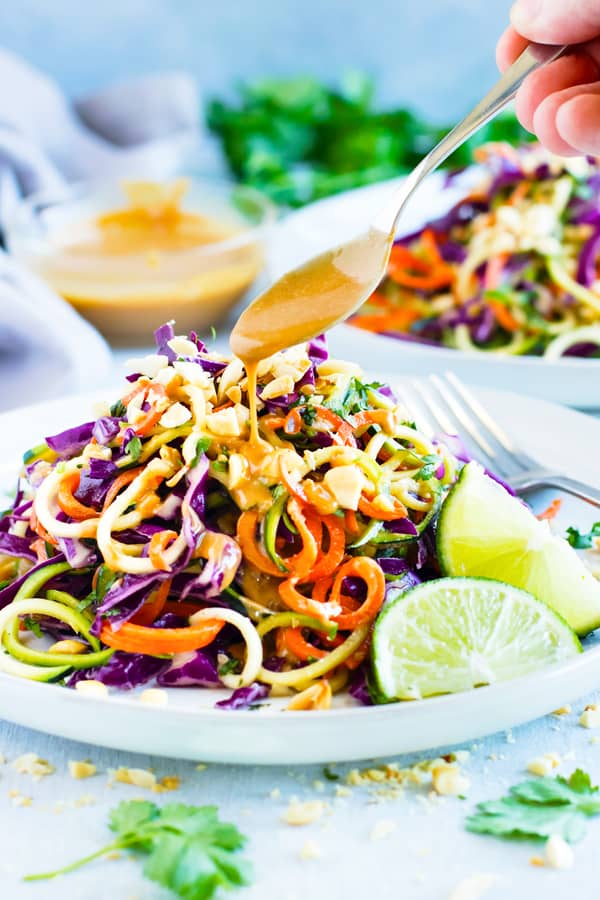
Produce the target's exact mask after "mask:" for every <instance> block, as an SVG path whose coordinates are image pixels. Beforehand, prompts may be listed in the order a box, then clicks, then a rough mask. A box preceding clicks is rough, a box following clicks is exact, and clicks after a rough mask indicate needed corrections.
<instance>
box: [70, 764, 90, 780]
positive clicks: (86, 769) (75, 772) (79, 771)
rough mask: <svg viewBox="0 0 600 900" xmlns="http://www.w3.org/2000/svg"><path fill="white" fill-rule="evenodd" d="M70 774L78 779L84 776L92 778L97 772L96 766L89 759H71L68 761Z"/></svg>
mask: <svg viewBox="0 0 600 900" xmlns="http://www.w3.org/2000/svg"><path fill="white" fill-rule="evenodd" d="M68 767H69V775H70V776H71V778H75V779H77V780H78V781H79V780H80V779H82V778H91V776H92V775H95V774H96V771H97V770H96V766H95V765H94V764H93V763H91V762H88V761H87V760H75V759H70V760H69V762H68Z"/></svg>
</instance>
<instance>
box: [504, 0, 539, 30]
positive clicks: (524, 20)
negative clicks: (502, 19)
mask: <svg viewBox="0 0 600 900" xmlns="http://www.w3.org/2000/svg"><path fill="white" fill-rule="evenodd" d="M542 6H543V0H517V2H516V3H515V4H514V6H513V8H512V9H511V11H510V19H511V22H512V23H513V25H514V26H515V28H516V29H517V31H519V30H520V28H521V27H527V26H528V25H531V23H532V22H533V21H535V19H536V18H537V17H538V15H539V14H540V13H541V11H542Z"/></svg>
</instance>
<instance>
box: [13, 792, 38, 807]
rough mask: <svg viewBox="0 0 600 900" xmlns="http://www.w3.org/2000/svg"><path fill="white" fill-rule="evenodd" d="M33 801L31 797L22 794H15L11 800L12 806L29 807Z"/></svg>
mask: <svg viewBox="0 0 600 900" xmlns="http://www.w3.org/2000/svg"><path fill="white" fill-rule="evenodd" d="M32 803H33V800H32V798H31V797H26V796H25V795H24V794H19V793H17V794H16V796H14V797H13V798H12V805H13V806H31V805H32Z"/></svg>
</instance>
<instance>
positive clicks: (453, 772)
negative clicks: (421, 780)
mask: <svg viewBox="0 0 600 900" xmlns="http://www.w3.org/2000/svg"><path fill="white" fill-rule="evenodd" d="M431 783H432V785H433V789H434V791H435V792H436V793H437V794H440V795H441V796H443V797H458V796H459V795H460V794H466V792H467V791H468V789H469V785H470V782H469V779H468V778H466V777H465V776H464V775H461V773H460V769H459V768H458V766H455V765H453V764H452V763H451V764H448V763H444V764H443V765H439V766H435V767H434V768H433V769H432V770H431Z"/></svg>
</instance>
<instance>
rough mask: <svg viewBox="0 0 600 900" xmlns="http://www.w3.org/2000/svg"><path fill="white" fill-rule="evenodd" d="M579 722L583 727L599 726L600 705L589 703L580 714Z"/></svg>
mask: <svg viewBox="0 0 600 900" xmlns="http://www.w3.org/2000/svg"><path fill="white" fill-rule="evenodd" d="M579 724H580V725H582V726H583V727H584V728H600V705H598V704H597V703H590V704H589V705H588V706H586V708H585V709H584V711H583V712H582V714H581V717H580V719H579Z"/></svg>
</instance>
